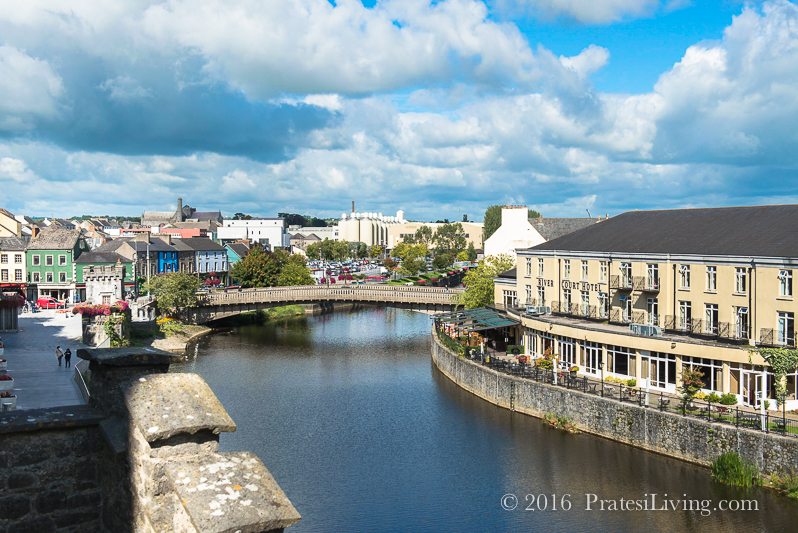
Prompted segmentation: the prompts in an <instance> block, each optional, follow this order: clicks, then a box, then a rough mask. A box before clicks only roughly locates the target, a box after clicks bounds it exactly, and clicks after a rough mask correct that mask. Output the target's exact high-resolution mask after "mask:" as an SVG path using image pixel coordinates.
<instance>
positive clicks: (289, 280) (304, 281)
mask: <svg viewBox="0 0 798 533" xmlns="http://www.w3.org/2000/svg"><path fill="white" fill-rule="evenodd" d="M314 283H315V281H314V280H313V276H311V275H310V270H308V267H307V263H306V262H305V258H304V257H302V256H301V255H298V254H295V255H292V256H290V257H289V258H288V260H287V261H286V262H285V264H284V265H283V269H282V271H281V272H280V276H279V277H278V278H277V286H278V287H288V286H293V285H313V284H314Z"/></svg>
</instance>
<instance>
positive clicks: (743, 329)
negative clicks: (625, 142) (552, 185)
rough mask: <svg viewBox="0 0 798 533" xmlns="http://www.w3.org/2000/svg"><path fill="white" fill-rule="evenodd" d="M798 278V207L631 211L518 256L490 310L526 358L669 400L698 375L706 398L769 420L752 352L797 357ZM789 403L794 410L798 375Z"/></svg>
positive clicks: (769, 385)
mask: <svg viewBox="0 0 798 533" xmlns="http://www.w3.org/2000/svg"><path fill="white" fill-rule="evenodd" d="M794 274H798V205H783V206H759V207H732V208H718V209H678V210H667V211H631V212H627V213H623V214H621V215H618V216H616V217H613V218H610V219H608V220H603V221H601V222H600V223H598V224H594V225H591V226H589V227H587V228H585V229H582V230H579V231H576V232H573V233H570V234H568V235H565V236H563V237H560V238H557V239H553V240H551V241H548V242H545V243H543V244H540V245H538V246H535V247H532V248H527V249H520V250H518V258H517V267H516V268H515V269H514V270H511V271H509V272H506V273H504V274H502V275H501V276H499V277H498V278H496V285H495V287H496V289H495V290H496V293H495V298H496V303H497V304H504V306H505V307H506V308H507V311H508V313H509V314H510V316H512V317H514V318H515V319H517V320H519V321H520V326H518V327H517V339H516V341H517V342H523V344H524V345H525V346H526V350H527V353H529V354H533V355H536V356H540V355H542V354H543V353H544V352H545V351H546V350H547V349H549V348H551V350H552V352H553V353H555V354H558V356H559V359H560V361H561V364H568V365H577V366H578V367H579V369H580V374H584V375H588V376H591V377H598V378H602V377H606V376H608V375H609V376H615V377H621V378H636V380H637V381H638V386H643V387H645V386H647V385H648V386H649V387H650V389H651V390H652V391H660V390H661V391H666V392H671V393H673V392H676V391H677V387H678V386H679V384H680V378H681V372H682V368H683V367H693V368H698V369H700V370H701V371H702V372H703V373H704V378H703V381H704V384H705V388H704V391H705V392H711V391H715V392H716V393H718V394H722V393H728V392H731V393H734V394H736V395H738V398H739V400H740V403H742V404H746V405H752V406H756V405H758V400H757V398H769V399H770V402H769V403H770V408H771V409H775V408H776V401H775V400H774V394H775V393H774V380H773V374H772V373H771V372H770V371H769V368H768V367H767V365H766V363H765V361H764V360H763V359H762V357H760V356H759V355H758V354H752V353H751V352H750V351H749V349H750V348H751V347H754V346H757V347H789V348H795V344H796V337H795V314H796V313H797V312H798V302H796V300H795V297H794V289H793V275H794ZM527 306H545V307H549V308H551V313H552V314H551V315H546V314H540V313H539V312H538V310H531V309H527ZM527 311H531V312H527ZM635 324H638V325H646V326H651V327H646V328H641V327H639V326H633V325H635ZM649 380H650V381H649ZM763 383H764V386H763ZM787 391H788V396H787V401H786V402H785V403H786V408H787V409H788V410H789V409H795V408H798V391H796V373H795V371H793V373H792V374H789V375H788V376H787ZM760 392H761V393H762V394H761V395H760V394H759V393H760Z"/></svg>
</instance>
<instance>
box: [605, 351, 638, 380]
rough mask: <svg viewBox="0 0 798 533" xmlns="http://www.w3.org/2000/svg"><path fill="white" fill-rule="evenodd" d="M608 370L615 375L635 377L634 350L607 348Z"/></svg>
mask: <svg viewBox="0 0 798 533" xmlns="http://www.w3.org/2000/svg"><path fill="white" fill-rule="evenodd" d="M607 370H608V371H610V372H613V373H615V374H621V375H624V376H634V375H635V354H634V350H632V349H631V348H624V347H622V346H607Z"/></svg>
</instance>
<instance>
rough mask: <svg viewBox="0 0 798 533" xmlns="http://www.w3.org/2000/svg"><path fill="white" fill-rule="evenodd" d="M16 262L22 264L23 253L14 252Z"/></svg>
mask: <svg viewBox="0 0 798 533" xmlns="http://www.w3.org/2000/svg"><path fill="white" fill-rule="evenodd" d="M14 262H15V263H16V264H18V265H20V264H22V254H14Z"/></svg>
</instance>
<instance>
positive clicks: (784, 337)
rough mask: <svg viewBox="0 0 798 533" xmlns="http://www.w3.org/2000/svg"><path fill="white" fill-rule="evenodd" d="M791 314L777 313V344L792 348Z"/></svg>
mask: <svg viewBox="0 0 798 533" xmlns="http://www.w3.org/2000/svg"><path fill="white" fill-rule="evenodd" d="M793 323H794V321H793V314H792V313H785V312H783V311H779V330H778V339H777V342H778V343H779V344H780V345H782V346H793V345H794V344H795V331H794V329H793V328H794V325H793Z"/></svg>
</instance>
